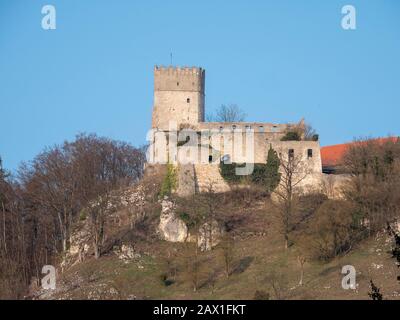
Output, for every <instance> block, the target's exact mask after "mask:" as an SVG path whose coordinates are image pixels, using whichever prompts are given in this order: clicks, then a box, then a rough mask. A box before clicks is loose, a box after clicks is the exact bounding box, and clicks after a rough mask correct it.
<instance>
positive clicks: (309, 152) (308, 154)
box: [307, 149, 313, 159]
mask: <svg viewBox="0 0 400 320" xmlns="http://www.w3.org/2000/svg"><path fill="white" fill-rule="evenodd" d="M312 156H313V154H312V149H308V150H307V158H308V159H310V158H312Z"/></svg>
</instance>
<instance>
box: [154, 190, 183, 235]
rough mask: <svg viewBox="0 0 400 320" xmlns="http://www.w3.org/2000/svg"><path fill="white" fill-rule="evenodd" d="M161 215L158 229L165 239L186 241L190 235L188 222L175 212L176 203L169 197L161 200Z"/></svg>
mask: <svg viewBox="0 0 400 320" xmlns="http://www.w3.org/2000/svg"><path fill="white" fill-rule="evenodd" d="M161 207H162V209H161V215H160V224H159V225H158V231H159V233H160V237H161V239H163V240H166V241H170V242H185V241H186V239H187V236H188V228H187V226H186V224H185V223H184V222H183V221H182V220H181V219H179V217H177V216H176V214H175V205H174V203H173V202H172V201H170V200H168V198H164V199H163V200H162V201H161Z"/></svg>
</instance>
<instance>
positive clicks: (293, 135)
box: [281, 131, 301, 141]
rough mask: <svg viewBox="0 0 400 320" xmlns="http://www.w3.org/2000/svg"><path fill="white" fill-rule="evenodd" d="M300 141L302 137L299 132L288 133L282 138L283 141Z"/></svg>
mask: <svg viewBox="0 0 400 320" xmlns="http://www.w3.org/2000/svg"><path fill="white" fill-rule="evenodd" d="M300 140H301V136H300V134H299V133H298V132H297V131H288V132H286V134H285V135H284V136H283V137H282V138H281V141H300Z"/></svg>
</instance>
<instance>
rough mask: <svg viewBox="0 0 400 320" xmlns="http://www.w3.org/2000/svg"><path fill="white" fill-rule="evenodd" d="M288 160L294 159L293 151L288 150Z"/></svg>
mask: <svg viewBox="0 0 400 320" xmlns="http://www.w3.org/2000/svg"><path fill="white" fill-rule="evenodd" d="M288 154H289V159H293V158H294V149H289V152H288Z"/></svg>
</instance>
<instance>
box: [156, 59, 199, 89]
mask: <svg viewBox="0 0 400 320" xmlns="http://www.w3.org/2000/svg"><path fill="white" fill-rule="evenodd" d="M204 85H205V70H204V69H203V68H198V67H173V66H167V67H164V66H155V67H154V91H194V92H200V93H202V94H204Z"/></svg>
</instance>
